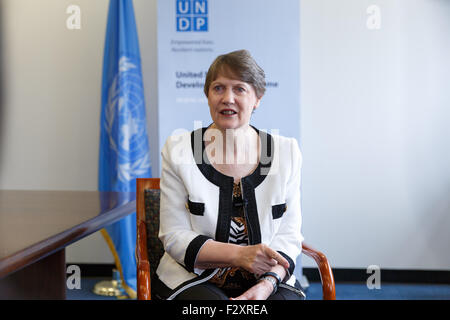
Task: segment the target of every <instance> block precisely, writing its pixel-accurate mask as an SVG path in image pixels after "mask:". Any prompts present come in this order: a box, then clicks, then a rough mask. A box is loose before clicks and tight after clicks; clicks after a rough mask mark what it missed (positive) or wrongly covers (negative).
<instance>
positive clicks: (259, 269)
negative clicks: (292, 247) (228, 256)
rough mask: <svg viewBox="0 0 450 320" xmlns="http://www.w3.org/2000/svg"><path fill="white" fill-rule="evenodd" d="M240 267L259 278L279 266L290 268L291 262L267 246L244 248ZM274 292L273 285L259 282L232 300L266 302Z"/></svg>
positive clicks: (240, 258) (264, 281) (239, 260)
mask: <svg viewBox="0 0 450 320" xmlns="http://www.w3.org/2000/svg"><path fill="white" fill-rule="evenodd" d="M237 264H238V265H239V266H240V267H242V268H244V269H246V270H248V271H250V272H251V273H254V274H255V275H257V276H259V275H262V274H264V273H266V272H269V271H272V270H273V268H274V267H275V266H277V265H280V266H282V267H283V268H285V269H288V268H289V262H288V261H287V260H286V259H285V258H284V257H283V256H282V255H281V254H279V253H278V252H276V251H275V250H273V249H271V248H269V247H268V246H267V245H265V244H258V245H253V246H245V247H242V253H241V255H239V258H238V263H237ZM272 291H273V286H272V284H271V283H270V282H269V281H267V280H263V281H259V282H258V283H257V284H255V285H254V286H252V287H251V288H250V289H248V290H247V291H245V292H244V293H243V294H242V295H240V296H239V297H236V298H235V299H233V298H232V300H265V299H267V298H268V297H269V296H270V294H271V293H272Z"/></svg>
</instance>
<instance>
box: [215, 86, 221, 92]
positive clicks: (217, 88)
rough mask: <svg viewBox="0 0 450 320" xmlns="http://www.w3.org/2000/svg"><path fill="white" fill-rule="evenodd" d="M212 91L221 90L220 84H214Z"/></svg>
mask: <svg viewBox="0 0 450 320" xmlns="http://www.w3.org/2000/svg"><path fill="white" fill-rule="evenodd" d="M213 89H214V91H220V90H222V86H214V88H213Z"/></svg>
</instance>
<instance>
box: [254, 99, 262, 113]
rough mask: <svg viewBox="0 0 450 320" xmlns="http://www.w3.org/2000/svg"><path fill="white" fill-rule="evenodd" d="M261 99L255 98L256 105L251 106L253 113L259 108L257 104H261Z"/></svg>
mask: <svg viewBox="0 0 450 320" xmlns="http://www.w3.org/2000/svg"><path fill="white" fill-rule="evenodd" d="M261 98H262V97H261ZM261 98H256V103H255V105H254V106H253V111H255V110H256V109H257V108H258V107H259V103H260V102H261Z"/></svg>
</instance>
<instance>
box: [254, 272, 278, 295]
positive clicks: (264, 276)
mask: <svg viewBox="0 0 450 320" xmlns="http://www.w3.org/2000/svg"><path fill="white" fill-rule="evenodd" d="M262 280H268V281H269V282H270V283H272V286H273V290H272V293H271V294H270V295H271V296H273V295H274V294H275V292H277V289H278V281H277V279H276V278H274V277H273V276H269V275H263V276H262V277H261V278H259V281H262Z"/></svg>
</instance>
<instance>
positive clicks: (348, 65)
mask: <svg viewBox="0 0 450 320" xmlns="http://www.w3.org/2000/svg"><path fill="white" fill-rule="evenodd" d="M70 4H77V5H79V6H80V7H81V10H82V19H81V29H80V30H68V29H67V28H66V24H65V22H66V19H67V17H68V15H67V14H66V13H65V11H66V8H67V6H69V5H70ZM134 4H135V11H136V19H137V23H138V28H139V38H140V46H141V56H142V67H143V77H144V87H145V95H146V103H147V119H148V128H149V137H150V148H151V159H152V167H153V174H154V176H158V175H159V155H158V154H157V152H155V150H159V146H158V145H157V144H158V124H157V118H158V117H157V113H156V112H157V101H158V100H157V81H156V79H157V60H156V45H157V43H156V20H157V15H156V0H151V1H149V0H134ZM372 4H376V5H378V6H379V8H380V10H381V28H380V29H379V30H369V29H368V28H367V25H366V20H367V18H368V14H367V12H366V9H367V7H368V6H369V5H372ZM107 6H108V1H107V0H95V1H92V0H72V1H66V0H39V1H35V0H0V14H1V17H0V27H1V31H0V41H1V42H0V44H1V54H0V61H1V69H0V70H1V72H2V74H1V78H0V80H1V90H0V188H1V189H47V190H50V189H56V190H96V188H97V161H98V138H99V115H100V86H101V66H102V58H103V44H104V32H105V27H106V14H107ZM449 17H450V3H449V2H448V1H446V0H395V1H392V0H379V1H365V0H341V1H333V0H302V1H301V23H300V25H301V30H300V31H301V39H300V41H301V45H300V48H301V56H300V67H301V71H300V76H301V87H300V92H301V136H302V139H301V142H300V143H301V148H302V151H303V156H304V168H303V185H302V195H303V198H302V201H303V202H302V207H303V217H304V219H303V222H304V224H303V231H304V235H305V238H306V241H308V242H309V243H311V244H313V246H316V247H318V248H320V249H322V250H323V251H324V252H325V253H327V255H328V257H329V258H330V260H331V262H332V264H333V265H334V266H337V267H347V268H351V267H354V268H365V267H367V266H368V265H370V264H376V265H379V266H380V267H382V268H383V267H384V268H404V269H418V268H419V269H421V268H423V269H446V270H449V269H450V254H448V253H447V252H448V244H449V243H450V236H449V232H448V230H449V229H450V215H449V214H450V203H449V200H448V199H449V194H450V169H449V166H448V165H447V164H448V163H449V162H450V159H449V158H450V152H449V148H448V141H449V137H450V132H449V129H448V128H449V119H450V114H449V113H450V111H449V110H448V108H446V107H447V106H448V105H449V103H450V94H449V90H448V74H450V62H449V59H448V57H449V56H450V38H449V37H448V30H449V29H450V19H449ZM160 18H164V17H160ZM67 260H68V261H69V262H80V263H110V262H112V261H113V259H112V256H111V254H110V253H109V250H108V248H107V246H106V244H105V243H104V241H103V239H102V238H101V236H99V235H98V234H97V233H96V234H94V235H92V236H91V237H89V238H87V239H85V240H83V241H80V242H79V243H77V244H74V245H71V246H70V247H69V248H68V250H67ZM304 265H306V266H309V265H312V262H311V261H310V260H309V259H304Z"/></svg>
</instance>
